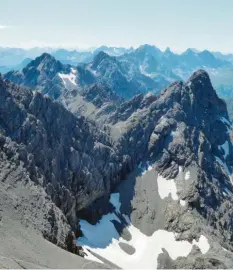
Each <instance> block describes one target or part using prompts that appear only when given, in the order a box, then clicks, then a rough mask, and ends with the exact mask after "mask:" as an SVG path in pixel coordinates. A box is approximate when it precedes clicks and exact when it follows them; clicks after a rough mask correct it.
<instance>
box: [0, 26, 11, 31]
mask: <svg viewBox="0 0 233 270" xmlns="http://www.w3.org/2000/svg"><path fill="white" fill-rule="evenodd" d="M6 28H9V27H8V26H7V25H0V30H2V29H6Z"/></svg>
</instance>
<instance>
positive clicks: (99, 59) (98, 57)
mask: <svg viewBox="0 0 233 270" xmlns="http://www.w3.org/2000/svg"><path fill="white" fill-rule="evenodd" d="M105 59H114V57H112V56H110V55H108V54H107V53H106V52H103V51H100V52H99V53H98V54H97V55H96V56H95V57H94V60H93V62H92V68H96V67H97V66H98V65H99V64H100V63H101V62H102V61H103V60H105Z"/></svg>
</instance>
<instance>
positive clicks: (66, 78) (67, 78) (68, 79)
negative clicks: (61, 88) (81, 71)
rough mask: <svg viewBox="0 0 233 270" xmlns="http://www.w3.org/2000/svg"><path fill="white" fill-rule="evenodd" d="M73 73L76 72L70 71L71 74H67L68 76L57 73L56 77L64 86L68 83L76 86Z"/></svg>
mask: <svg viewBox="0 0 233 270" xmlns="http://www.w3.org/2000/svg"><path fill="white" fill-rule="evenodd" d="M74 71H76V70H74V69H71V73H69V74H62V73H58V76H59V77H60V78H61V79H62V82H63V84H64V85H65V86H66V85H67V83H68V82H70V83H72V84H74V85H76V86H77V84H76V75H75V73H76V72H74Z"/></svg>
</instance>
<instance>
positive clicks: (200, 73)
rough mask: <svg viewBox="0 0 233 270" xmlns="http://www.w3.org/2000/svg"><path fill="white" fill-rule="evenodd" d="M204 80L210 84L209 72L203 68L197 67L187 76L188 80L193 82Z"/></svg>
mask: <svg viewBox="0 0 233 270" xmlns="http://www.w3.org/2000/svg"><path fill="white" fill-rule="evenodd" d="M198 80H199V81H200V80H201V81H203V80H204V81H205V82H208V83H209V84H211V81H210V77H209V74H208V73H207V72H206V71H205V70H204V69H199V70H197V71H195V72H194V73H193V75H192V76H191V77H190V78H189V80H188V82H195V81H198Z"/></svg>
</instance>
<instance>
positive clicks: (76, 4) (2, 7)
mask: <svg viewBox="0 0 233 270" xmlns="http://www.w3.org/2000/svg"><path fill="white" fill-rule="evenodd" d="M232 23H233V2H232V1H231V0H225V1H224V3H223V2H220V1H218V0H205V1H202V0H197V1H195V2H193V1H187V0H179V1H171V0H170V1H169V0H143V1H140V0H138V1H133V0H128V1H123V0H118V1H111V0H100V1H95V0H87V1H81V0H67V1H55V0H50V1H45V0H41V1H29V0H20V1H14V0H1V1H0V46H2V47H15V48H32V47H62V48H80V49H87V48H90V47H99V46H101V45H103V44H104V45H107V46H116V47H127V48H128V47H131V46H133V47H138V46H139V45H141V44H154V45H155V46H156V47H158V48H160V49H161V50H164V49H165V48H166V47H170V48H171V50H172V51H175V52H182V51H185V50H186V49H187V48H196V49H198V50H205V49H207V50H210V51H220V52H222V53H232V52H233V29H232V28H231V27H229V26H230V25H232Z"/></svg>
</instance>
